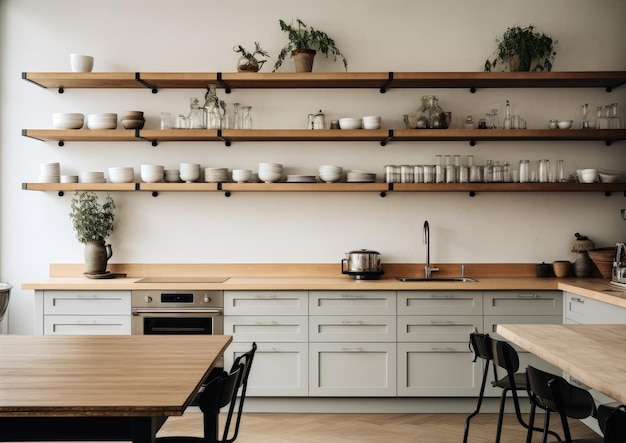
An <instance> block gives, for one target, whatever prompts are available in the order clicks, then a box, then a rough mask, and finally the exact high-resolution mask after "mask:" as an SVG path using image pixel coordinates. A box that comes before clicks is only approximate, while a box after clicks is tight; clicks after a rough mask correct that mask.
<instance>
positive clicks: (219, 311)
mask: <svg viewBox="0 0 626 443" xmlns="http://www.w3.org/2000/svg"><path fill="white" fill-rule="evenodd" d="M132 313H133V315H140V314H217V315H222V309H219V308H214V309H210V308H200V309H198V308H178V309H176V308H173V309H170V308H168V309H163V308H133V309H132Z"/></svg>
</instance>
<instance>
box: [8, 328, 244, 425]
mask: <svg viewBox="0 0 626 443" xmlns="http://www.w3.org/2000/svg"><path fill="white" fill-rule="evenodd" d="M231 339H232V337H231V336H228V335H219V336H213V335H194V336H191V335H184V336H183V335H167V336H166V335H103V336H95V335H94V336H88V335H82V336H57V335H52V336H51V335H22V336H21V335H0V417H9V416H13V417H16V416H40V417H41V416H56V417H59V416H67V417H82V416H169V415H182V413H183V411H184V410H185V408H186V407H187V405H188V404H189V402H191V400H192V398H193V396H194V393H195V392H196V390H197V389H198V388H199V387H200V384H201V382H202V381H203V379H204V378H205V377H206V375H208V373H209V371H210V369H211V368H212V367H213V366H214V365H215V363H216V360H217V358H218V357H219V356H221V355H222V354H223V352H224V349H225V348H226V346H228V344H229V343H230V341H231Z"/></svg>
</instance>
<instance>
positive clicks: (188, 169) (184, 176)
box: [179, 163, 200, 183]
mask: <svg viewBox="0 0 626 443" xmlns="http://www.w3.org/2000/svg"><path fill="white" fill-rule="evenodd" d="M179 167H180V179H181V180H182V181H184V182H187V183H193V182H195V181H197V180H198V179H199V178H200V165H199V164H198V163H181V164H180V166H179Z"/></svg>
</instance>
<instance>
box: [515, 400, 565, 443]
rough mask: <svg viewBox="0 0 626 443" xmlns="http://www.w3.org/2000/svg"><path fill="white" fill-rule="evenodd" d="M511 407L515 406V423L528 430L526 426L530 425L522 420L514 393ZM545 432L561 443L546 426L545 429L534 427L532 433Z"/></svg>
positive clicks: (559, 437)
mask: <svg viewBox="0 0 626 443" xmlns="http://www.w3.org/2000/svg"><path fill="white" fill-rule="evenodd" d="M513 406H515V416H516V417H517V421H518V422H519V424H520V425H522V426H524V427H525V428H526V429H528V426H530V425H529V424H526V422H525V421H524V418H523V417H522V411H521V410H520V407H519V397H518V396H517V393H516V392H513ZM546 430H547V432H548V434H550V435H552V436H553V437H554V438H556V439H557V441H561V436H560V435H559V434H557V433H556V432H554V431H551V430H550V429H549V427H548V426H546V428H540V427H538V426H535V427H534V428H533V431H540V432H544V431H546Z"/></svg>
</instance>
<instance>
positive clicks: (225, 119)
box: [220, 100, 230, 129]
mask: <svg viewBox="0 0 626 443" xmlns="http://www.w3.org/2000/svg"><path fill="white" fill-rule="evenodd" d="M220 108H221V109H222V126H221V129H230V114H228V109H226V102H225V101H224V100H220Z"/></svg>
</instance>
